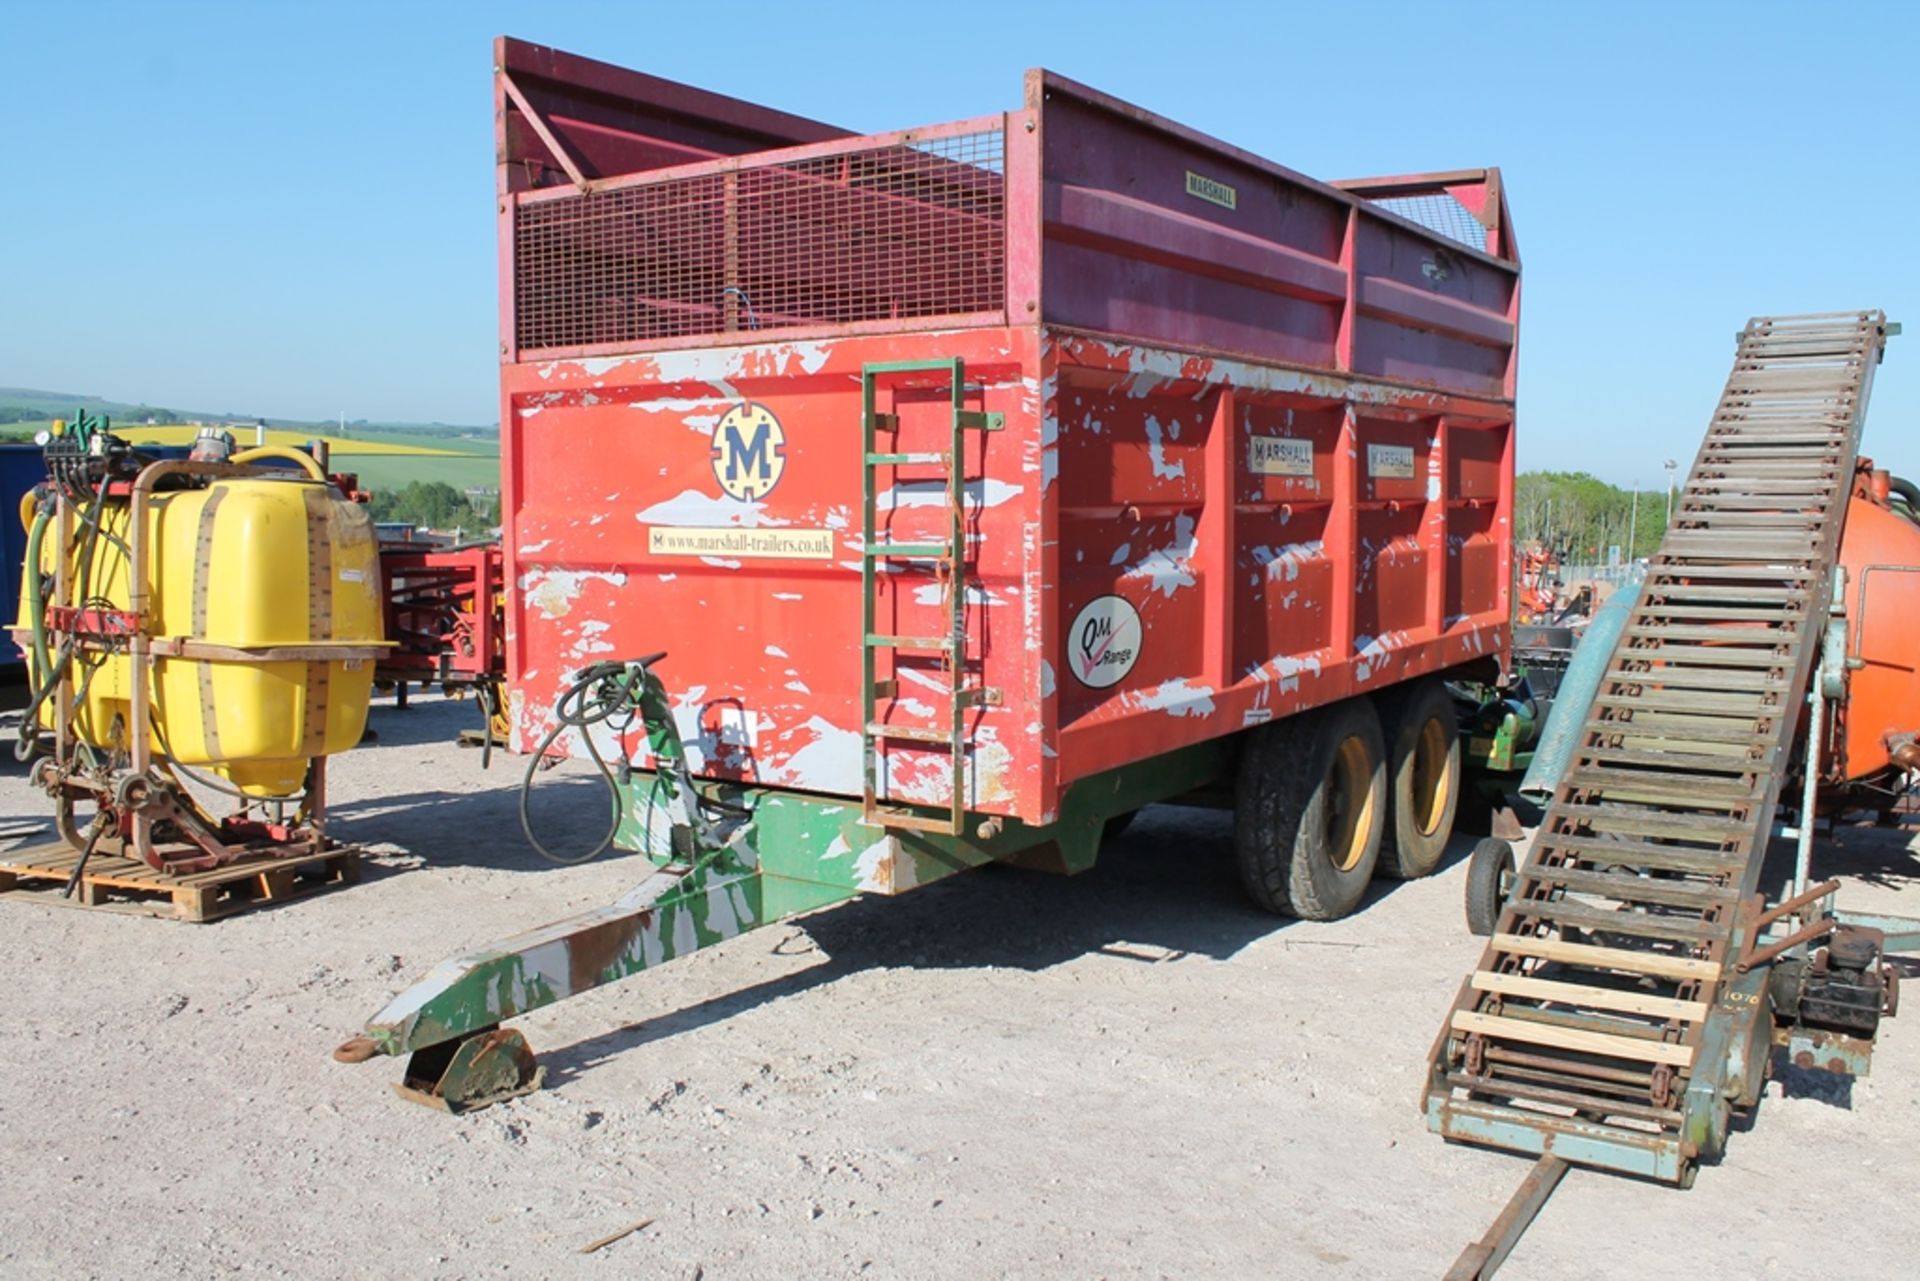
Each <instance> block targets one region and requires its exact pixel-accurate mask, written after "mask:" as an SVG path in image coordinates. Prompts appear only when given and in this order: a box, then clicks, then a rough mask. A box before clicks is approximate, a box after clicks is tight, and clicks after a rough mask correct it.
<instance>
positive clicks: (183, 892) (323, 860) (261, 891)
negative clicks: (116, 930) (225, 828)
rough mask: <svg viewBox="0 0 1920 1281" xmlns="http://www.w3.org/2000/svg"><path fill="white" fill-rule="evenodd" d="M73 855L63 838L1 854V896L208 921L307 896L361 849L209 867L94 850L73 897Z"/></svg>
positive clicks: (341, 876)
mask: <svg viewBox="0 0 1920 1281" xmlns="http://www.w3.org/2000/svg"><path fill="white" fill-rule="evenodd" d="M79 861H80V854H79V852H78V851H77V850H74V849H73V848H72V847H70V846H68V845H67V844H66V843H65V842H55V843H53V844H50V845H36V846H33V847H31V848H29V849H23V850H14V851H11V852H9V853H6V854H0V898H24V899H28V900H30V901H36V902H42V903H53V904H59V905H67V906H74V907H95V908H105V909H107V910H109V911H118V912H127V913H132V914H135V915H140V916H159V917H167V918H170V919H173V920H179V921H214V920H218V919H219V918H221V917H223V916H231V915H233V914H234V913H235V912H244V911H246V910H247V909H249V908H253V907H262V906H265V905H266V904H269V903H283V902H285V901H287V900H288V899H295V898H306V897H309V896H311V895H313V894H316V893H319V892H321V891H323V890H327V889H331V888H333V887H335V886H339V885H351V884H352V883H354V882H355V881H357V880H359V879H360V851H359V850H357V849H334V850H329V851H328V852H327V853H325V854H321V855H317V856H313V857H309V858H275V859H269V858H254V859H243V860H242V861H240V862H238V863H229V864H227V865H226V866H225V867H216V868H214V869H213V870H212V871H208V872H188V873H183V874H180V875H174V874H171V873H167V872H157V871H155V870H154V869H153V868H151V867H148V866H147V865H146V864H145V863H143V862H140V861H139V860H137V859H130V858H122V857H120V856H119V855H117V854H109V853H106V852H105V851H96V852H95V853H94V856H93V857H92V858H90V859H88V860H87V870H86V871H85V872H83V873H82V874H81V877H80V884H78V885H76V886H75V887H74V890H73V897H71V898H65V897H63V896H62V894H61V891H62V890H63V889H64V888H65V887H66V883H67V880H68V878H69V877H71V876H72V875H73V869H74V865H75V864H77V863H78V862H79Z"/></svg>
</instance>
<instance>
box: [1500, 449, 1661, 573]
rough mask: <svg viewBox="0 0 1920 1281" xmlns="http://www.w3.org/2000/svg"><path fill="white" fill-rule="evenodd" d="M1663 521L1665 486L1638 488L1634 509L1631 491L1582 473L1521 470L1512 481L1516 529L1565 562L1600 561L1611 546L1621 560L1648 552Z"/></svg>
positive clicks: (1526, 540) (1523, 539)
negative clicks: (1646, 488) (1513, 482)
mask: <svg viewBox="0 0 1920 1281" xmlns="http://www.w3.org/2000/svg"><path fill="white" fill-rule="evenodd" d="M1666 523H1667V493H1666V491H1665V490H1664V489H1655V490H1641V491H1640V499H1639V504H1638V509H1637V511H1636V508H1635V503H1634V495H1633V491H1632V490H1627V489H1622V488H1620V487H1619V486H1618V485H1609V484H1608V483H1607V482H1606V481H1604V480H1601V479H1599V478H1598V477H1595V476H1589V475H1588V474H1587V473H1586V472H1564V471H1532V472H1524V473H1522V474H1521V475H1520V477H1519V478H1518V480H1517V481H1516V482H1515V493H1514V525H1515V530H1514V532H1515V534H1516V535H1517V536H1518V537H1519V539H1520V541H1521V542H1522V543H1532V542H1539V543H1543V544H1545V545H1547V546H1549V547H1552V548H1554V549H1555V550H1556V551H1558V552H1559V553H1560V555H1561V558H1562V559H1563V560H1564V561H1566V562H1567V563H1569V564H1605V563H1606V560H1607V549H1608V548H1609V547H1616V546H1617V547H1619V548H1620V555H1621V558H1622V559H1623V560H1636V559H1638V558H1640V557H1642V556H1651V555H1652V554H1653V553H1654V552H1655V551H1657V550H1658V549H1659V547H1660V536H1661V535H1662V534H1663V533H1665V532H1666ZM1629 543H1631V546H1629Z"/></svg>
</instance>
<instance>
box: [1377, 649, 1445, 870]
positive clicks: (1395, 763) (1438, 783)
mask: <svg viewBox="0 0 1920 1281" xmlns="http://www.w3.org/2000/svg"><path fill="white" fill-rule="evenodd" d="M1381 711H1382V715H1381V720H1382V721H1383V722H1384V723H1385V728H1386V734H1387V800H1388V805H1387V813H1388V823H1387V830H1386V840H1385V844H1383V845H1382V846H1381V849H1380V874H1381V875H1383V876H1391V877H1395V878H1397V879H1400V880H1409V881H1410V880H1413V879H1414V878H1415V877H1420V876H1425V875H1427V874H1428V873H1430V872H1432V871H1433V869H1434V868H1436V867H1438V866H1440V859H1441V856H1442V855H1444V854H1445V853H1446V852H1447V841H1448V840H1449V839H1451V838H1452V836H1453V820H1454V813H1455V811H1456V810H1457V809H1458V807H1459V804H1460V728H1459V721H1458V718H1457V717H1456V716H1455V715H1454V710H1453V698H1452V696H1451V695H1449V694H1448V693H1447V687H1446V686H1445V685H1444V684H1443V683H1441V682H1440V681H1438V680H1435V679H1432V678H1431V677H1429V678H1428V679H1426V680H1421V681H1416V682H1414V683H1413V685H1412V686H1410V687H1409V688H1408V689H1407V690H1406V693H1405V694H1404V695H1403V696H1401V697H1400V698H1397V699H1395V700H1394V701H1393V702H1392V704H1391V706H1390V707H1383V708H1382V709H1381Z"/></svg>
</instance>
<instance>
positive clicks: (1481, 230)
mask: <svg viewBox="0 0 1920 1281" xmlns="http://www.w3.org/2000/svg"><path fill="white" fill-rule="evenodd" d="M1373 203H1374V204H1376V205H1379V206H1380V207H1381V208H1382V209H1385V210H1386V211H1387V212H1389V213H1396V214H1399V215H1400V216H1401V217H1402V218H1405V219H1406V220H1407V221H1408V222H1414V223H1418V224H1420V225H1421V226H1422V227H1425V228H1426V229H1427V230H1428V231H1434V232H1438V233H1439V234H1440V235H1443V236H1445V237H1446V238H1447V239H1449V240H1453V241H1458V242H1459V243H1460V244H1463V245H1468V246H1470V247H1472V248H1474V249H1481V250H1484V249H1485V248H1486V247H1487V228H1486V226H1485V224H1483V223H1482V222H1481V221H1480V220H1479V219H1478V218H1476V217H1474V216H1473V211H1472V210H1470V209H1468V208H1467V207H1466V206H1465V205H1463V204H1461V203H1460V202H1459V201H1458V200H1456V199H1454V198H1453V197H1452V196H1451V195H1449V194H1447V193H1446V192H1444V191H1440V192H1434V193H1432V194H1428V195H1419V196H1379V197H1376V198H1375V199H1374V201H1373Z"/></svg>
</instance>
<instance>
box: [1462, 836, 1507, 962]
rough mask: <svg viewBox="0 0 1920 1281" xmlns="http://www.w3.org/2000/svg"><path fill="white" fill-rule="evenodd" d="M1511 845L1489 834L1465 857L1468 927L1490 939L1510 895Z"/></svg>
mask: <svg viewBox="0 0 1920 1281" xmlns="http://www.w3.org/2000/svg"><path fill="white" fill-rule="evenodd" d="M1513 867H1514V864H1513V846H1511V845H1509V844H1507V843H1506V842H1505V841H1503V840H1501V839H1500V838H1499V837H1497V836H1489V837H1487V838H1486V839H1485V840H1483V841H1481V842H1480V843H1479V844H1477V845H1475V846H1474V847H1473V854H1472V856H1471V857H1470V858H1469V859H1468V860H1467V928H1468V929H1469V930H1471V931H1473V932H1474V933H1475V934H1478V935H1479V936H1480V937H1481V938H1490V937H1491V936H1492V935H1493V932H1494V930H1496V929H1498V928H1499V926H1500V910H1501V909H1502V908H1504V907H1505V906H1506V905H1507V899H1508V898H1510V897H1511V896H1512V895H1513V880H1514V870H1513Z"/></svg>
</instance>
